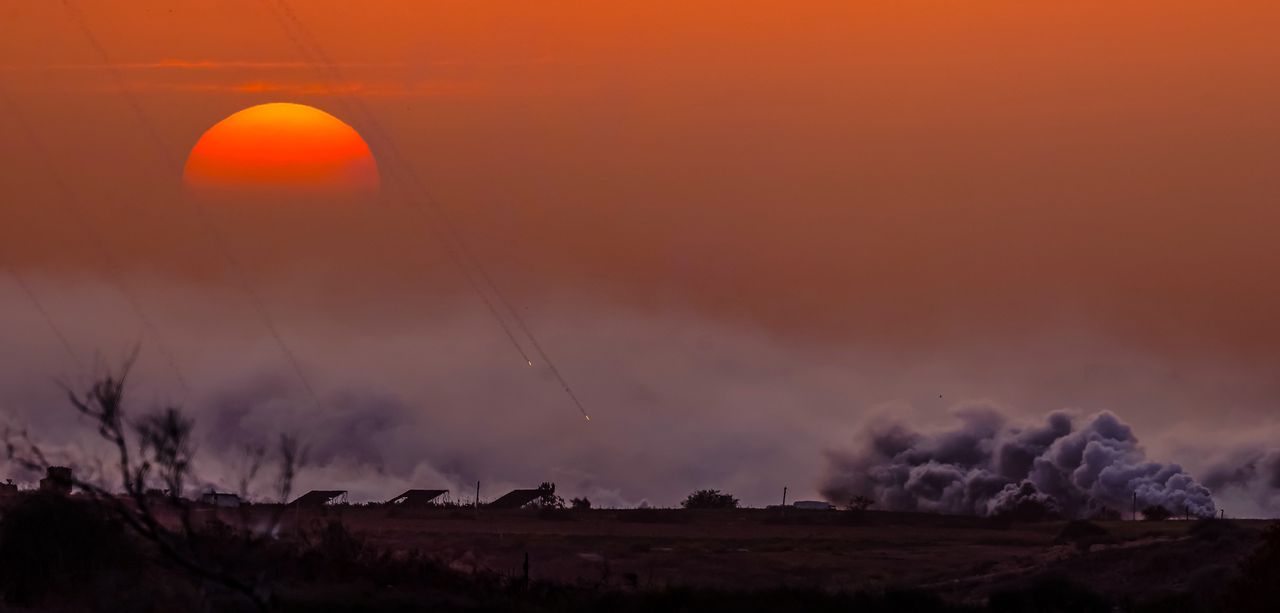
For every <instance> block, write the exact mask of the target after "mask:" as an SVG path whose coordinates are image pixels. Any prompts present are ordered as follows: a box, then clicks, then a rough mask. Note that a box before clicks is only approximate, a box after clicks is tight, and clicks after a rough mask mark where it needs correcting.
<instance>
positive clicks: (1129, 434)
mask: <svg viewBox="0 0 1280 613" xmlns="http://www.w3.org/2000/svg"><path fill="white" fill-rule="evenodd" d="M955 417H956V418H957V419H958V420H959V422H960V423H959V425H958V426H956V427H954V428H952V429H949V430H944V431H941V432H937V433H933V434H925V433H921V432H918V431H916V430H914V429H911V428H909V427H907V426H905V425H902V424H897V423H891V424H884V425H880V426H878V427H876V428H874V429H873V430H872V431H871V433H870V434H869V437H868V440H867V441H866V443H865V445H864V446H863V447H862V448H861V449H860V450H857V451H854V452H832V453H830V454H829V461H830V465H829V476H828V478H827V480H826V482H825V484H824V485H823V488H822V493H823V495H824V496H826V497H827V499H828V500H830V501H832V502H836V503H844V502H847V501H848V500H850V499H851V498H853V497H854V496H859V495H860V496H868V497H870V498H872V499H873V500H875V501H876V503H877V504H878V505H879V506H880V507H881V508H884V509H889V510H899V511H930V512H940V513H961V514H972V515H981V516H991V515H999V514H1001V513H1004V512H1008V511H1012V510H1013V509H1015V508H1017V507H1018V506H1019V505H1020V504H1023V503H1025V502H1027V501H1035V502H1038V503H1041V504H1043V505H1044V506H1045V507H1046V508H1048V509H1050V510H1052V511H1054V512H1056V513H1058V514H1061V515H1063V516H1066V517H1094V516H1100V515H1103V514H1108V513H1114V512H1117V511H1120V510H1122V509H1128V508H1129V507H1130V505H1131V504H1132V497H1133V496H1134V495H1136V496H1137V504H1138V508H1139V509H1142V508H1146V507H1148V506H1153V505H1155V506H1162V507H1165V508H1166V509H1169V510H1170V511H1173V512H1175V513H1182V512H1183V511H1184V510H1185V511H1187V512H1190V513H1191V514H1194V515H1199V516H1211V515H1213V514H1214V513H1215V506H1214V501H1213V499H1212V497H1211V496H1210V491H1209V489H1208V488H1207V487H1206V486H1205V485H1202V484H1201V483H1199V482H1197V481H1196V480H1195V479H1194V478H1192V477H1191V476H1190V475H1189V474H1187V472H1186V471H1184V470H1183V469H1182V467H1181V466H1179V465H1177V464H1164V463H1160V462H1153V461H1149V460H1148V459H1147V457H1146V453H1145V451H1144V450H1143V448H1142V447H1141V446H1140V445H1139V444H1138V439H1137V437H1136V436H1135V435H1134V433H1133V429H1132V428H1131V427H1130V426H1129V425H1128V424H1126V423H1124V422H1122V421H1121V420H1120V418H1118V417H1117V416H1115V415H1114V414H1112V413H1110V412H1107V411H1103V412H1100V413H1097V414H1094V415H1092V416H1089V417H1087V418H1085V419H1083V420H1082V421H1081V422H1080V424H1079V426H1078V427H1076V423H1075V420H1074V419H1073V417H1072V416H1071V415H1070V414H1068V413H1066V412H1064V411H1055V412H1053V413H1050V414H1049V415H1048V416H1047V417H1046V418H1045V419H1044V422H1043V423H1042V424H1039V425H1033V426H1027V427H1022V426H1018V425H1015V424H1014V423H1012V420H1011V419H1010V418H1009V417H1008V416H1006V415H1005V414H1004V413H1002V412H1001V411H999V410H997V409H994V408H991V407H980V406H970V407H964V408H962V409H959V410H957V411H956V413H955Z"/></svg>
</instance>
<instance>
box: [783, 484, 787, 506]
mask: <svg viewBox="0 0 1280 613" xmlns="http://www.w3.org/2000/svg"><path fill="white" fill-rule="evenodd" d="M782 506H783V507H786V506H787V486H785V485H784V486H782Z"/></svg>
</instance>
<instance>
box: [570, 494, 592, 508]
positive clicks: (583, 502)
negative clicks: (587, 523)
mask: <svg viewBox="0 0 1280 613" xmlns="http://www.w3.org/2000/svg"><path fill="white" fill-rule="evenodd" d="M569 506H570V507H572V508H575V509H579V510H586V509H590V508H591V501H590V500H587V497H586V496H583V497H582V498H571V499H570V500H569Z"/></svg>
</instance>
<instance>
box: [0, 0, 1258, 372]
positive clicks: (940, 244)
mask: <svg viewBox="0 0 1280 613" xmlns="http://www.w3.org/2000/svg"><path fill="white" fill-rule="evenodd" d="M82 4H83V6H82V10H83V14H84V23H85V24H88V26H89V28H90V29H91V30H92V32H93V35H94V36H95V37H96V38H97V39H98V42H99V44H100V46H101V48H102V49H103V50H105V51H106V52H107V53H108V54H109V56H110V57H111V60H112V62H113V63H114V70H115V71H116V73H117V74H118V75H119V79H122V80H123V81H125V82H127V83H128V86H129V87H130V91H131V92H133V95H134V96H135V98H136V100H137V101H138V102H139V104H140V106H141V108H142V109H143V111H144V112H145V114H146V116H147V117H148V119H149V121H150V122H151V123H152V126H153V129H154V131H155V132H156V133H158V134H159V135H160V138H161V139H162V140H164V141H165V143H166V146H167V147H168V148H169V151H170V154H169V156H168V157H169V158H172V159H167V160H164V161H163V163H168V164H173V165H174V167H175V168H176V167H179V165H180V159H179V158H182V157H185V153H186V149H187V148H188V147H190V145H191V144H192V143H194V142H195V139H196V138H197V137H198V136H199V134H200V133H202V132H203V130H205V129H206V128H207V127H208V126H209V125H211V124H212V123H213V122H216V121H218V120H219V119H221V118H223V117H225V116H226V115H228V114H230V113H231V112H234V111H235V110H238V109H240V108H243V107H245V106H248V105H250V104H254V103H260V102H266V101H273V100H289V101H299V102H305V103H308V104H314V105H316V106H319V107H321V108H325V109H326V110H329V111H331V112H334V113H335V114H338V115H339V116H342V114H343V113H342V111H343V110H344V107H343V104H344V102H343V101H342V99H343V98H344V96H343V95H334V94H335V93H337V92H339V90H341V89H344V88H347V89H350V90H352V91H355V92H359V93H358V94H357V95H359V96H360V97H361V99H362V100H365V101H367V104H368V105H369V108H371V109H372V110H373V111H374V112H375V113H376V114H377V116H378V117H379V121H380V122H381V124H382V126H383V127H384V128H385V130H386V131H387V132H389V133H392V134H394V135H395V139H397V141H398V146H399V147H400V148H401V149H402V150H404V151H407V152H408V155H409V157H410V158H411V159H412V160H413V163H414V164H415V165H417V168H419V172H420V174H421V175H422V176H423V177H424V178H425V179H426V181H427V182H428V183H429V184H430V186H431V188H432V189H433V190H434V191H435V193H436V194H437V195H439V196H441V197H442V199H443V201H444V202H445V203H446V204H447V205H448V206H450V207H453V208H455V209H457V214H458V215H460V216H461V217H462V218H463V219H464V222H465V227H466V228H467V231H468V233H469V235H470V236H472V238H471V240H473V241H474V242H475V244H476V245H477V248H478V249H479V250H480V251H481V252H482V253H484V254H485V255H486V257H489V258H493V259H495V260H496V261H506V260H510V259H512V258H515V259H518V260H519V261H520V262H519V265H517V266H513V271H512V274H513V275H514V277H513V278H512V279H511V280H510V281H509V282H510V283H512V284H514V285H516V286H518V287H520V288H522V291H530V292H536V291H538V288H540V287H543V286H545V285H547V284H551V285H556V286H558V285H565V286H569V287H575V288H582V287H592V288H594V289H593V290H592V291H598V292H605V293H610V294H613V295H617V296H620V297H621V299H623V300H628V301H632V300H639V301H651V300H667V299H674V300H676V301H679V302H690V303H693V304H695V305H698V307H699V308H703V309H707V310H709V311H712V312H716V313H722V314H725V315H727V316H732V317H746V318H748V319H754V320H760V321H765V322H768V323H769V324H770V325H779V326H783V327H793V328H805V327H807V326H809V325H810V324H820V325H821V326H822V327H823V330H824V332H823V334H827V333H829V332H828V331H829V330H830V329H831V326H835V327H836V328H837V329H843V331H845V332H853V333H858V334H865V333H869V332H871V331H876V333H877V334H878V333H879V332H880V331H883V330H885V329H889V330H898V331H900V332H901V333H903V334H908V335H911V334H916V333H919V334H924V335H935V334H944V333H947V331H948V330H950V329H952V328H955V327H961V328H972V327H975V326H976V327H980V328H982V327H985V326H986V325H987V324H988V323H992V322H994V323H997V324H999V325H1005V324H1006V323H1008V322H1010V321H1016V322H1020V323H1023V324H1028V325H1038V324H1044V323H1046V322H1050V323H1051V322H1052V321H1053V320H1054V319H1055V318H1059V317H1065V318H1068V319H1070V320H1073V321H1074V320H1079V319H1085V320H1089V321H1093V322H1096V323H1098V324H1099V325H1101V326H1104V327H1105V328H1106V329H1107V330H1109V331H1112V332H1114V333H1116V334H1120V335H1128V334H1134V335H1138V336H1141V337H1143V339H1144V342H1163V341H1164V340H1167V338H1168V336H1169V335H1170V334H1174V335H1183V334H1188V333H1189V334H1192V335H1193V336H1196V337H1197V338H1198V340H1200V341H1204V342H1210V343H1214V344H1222V345H1226V346H1227V347H1230V348H1244V347H1246V346H1247V347H1249V348H1251V349H1254V350H1267V352H1268V353H1269V354H1270V353H1272V352H1273V348H1274V347H1277V346H1280V344H1277V342H1280V330H1278V328H1277V327H1276V326H1273V325H1270V323H1269V321H1270V314H1271V313H1273V312H1274V311H1275V309H1276V307H1280V293H1278V292H1277V291H1276V290H1275V289H1274V288H1273V287H1271V285H1272V284H1269V283H1267V282H1266V281H1265V280H1266V279H1269V278H1273V277H1274V275H1275V273H1276V272H1277V268H1278V266H1277V264H1280V256H1277V255H1276V252H1275V250H1274V248H1273V244H1272V242H1273V241H1272V228H1273V227H1274V225H1275V222H1276V217H1277V214H1276V213H1275V209H1274V202H1275V196H1276V195H1277V193H1278V192H1280V188H1278V186H1277V184H1276V179H1275V174H1274V172H1273V168H1274V167H1275V161H1276V159H1277V154H1276V147H1277V145H1280V126H1278V125H1277V124H1276V123H1275V121H1274V113H1275V109H1276V108H1277V103H1278V102H1280V84H1277V81H1276V80H1275V79H1274V78H1272V77H1273V76H1274V58H1276V57H1280V48H1278V47H1280V44H1278V43H1276V42H1275V41H1274V37H1273V36H1271V34H1272V33H1273V32H1274V31H1275V27H1276V26H1277V25H1280V22H1278V20H1277V17H1278V16H1280V9H1276V8H1274V7H1273V6H1271V4H1270V3H1265V2H1238V3H1227V4H1225V5H1224V4H1223V3H1221V2H1178V3H1162V2H1074V3H1069V4H1063V5H1059V6H1047V5H1045V4H1044V3H1025V2H991V1H984V2H965V3H949V2H810V3H799V4H800V5H799V6H796V3H773V2H746V3H744V2H732V3H729V2H695V3H687V2H649V3H608V4H600V3H588V2H581V3H573V2H567V3H566V2H553V3H536V4H533V3H524V2H490V3H468V4H467V5H466V6H465V7H464V6H463V5H461V4H457V3H421V2H407V1H406V2H391V1H388V2H374V3H369V4H368V5H367V6H366V5H362V7H361V8H360V9H358V10H357V9H355V8H353V7H351V6H350V5H349V4H348V3H345V2H296V3H294V4H295V9H296V11H297V14H298V17H299V18H300V19H301V20H302V21H303V22H304V23H305V24H307V27H308V28H309V29H310V31H311V32H312V33H313V34H314V36H315V38H316V40H318V41H320V43H321V45H322V46H323V49H324V51H325V53H326V54H327V55H328V56H329V58H330V59H332V60H333V61H334V62H336V63H337V64H338V65H340V67H341V68H340V70H341V71H342V73H343V75H344V76H345V77H346V79H347V80H346V81H345V82H343V83H338V82H335V81H334V80H332V79H329V78H327V77H326V72H325V70H324V69H323V68H320V67H317V66H315V65H307V64H306V62H305V60H306V57H305V56H304V55H303V54H302V53H300V51H299V49H298V48H297V47H296V46H295V45H293V44H292V43H291V41H290V39H289V37H288V36H286V35H285V34H284V30H283V29H281V24H280V22H279V21H277V18H276V17H274V16H273V14H272V13H271V12H270V11H268V10H267V9H266V8H264V7H265V6H266V5H265V4H263V3H257V2H242V3H236V2H191V3H183V4H181V5H174V4H173V3H171V2H158V1H157V2H145V1H139V2H129V3H109V4H108V3H82ZM2 18H3V20H4V22H5V23H6V28H5V29H6V31H7V32H8V33H9V35H6V36H5V37H4V40H3V41H0V45H2V47H0V58H3V62H2V64H3V68H2V69H0V70H2V74H0V77H2V78H3V83H4V86H5V87H6V88H7V89H8V90H9V91H10V92H11V97H12V98H13V99H14V101H15V103H16V104H17V105H19V107H20V108H21V109H22V113H23V114H24V115H25V116H26V117H27V118H28V121H29V123H30V125H31V126H32V127H33V128H34V129H35V130H36V131H37V132H38V133H39V135H40V138H41V139H42V141H43V143H42V144H43V146H44V147H47V148H48V149H49V150H50V151H51V154H52V156H53V157H54V158H56V159H57V160H58V165H59V167H60V170H61V172H63V173H64V174H66V175H68V176H69V177H71V182H72V183H74V184H75V187H76V189H79V190H82V191H83V192H84V193H89V194H103V195H109V196H110V197H106V198H102V199H101V200H102V201H100V202H97V203H95V205H96V206H100V207H101V208H102V209H103V210H104V211H111V214H110V217H111V219H112V220H113V221H111V222H110V223H113V224H127V225H131V226H132V227H133V229H132V230H130V229H124V230H122V231H123V232H125V233H129V232H133V231H137V232H139V233H149V232H150V230H146V229H145V228H150V227H151V226H149V225H147V223H148V222H147V221H146V220H148V219H151V220H166V219H168V218H167V217H166V215H169V214H170V213H168V212H165V211H164V210H163V208H164V207H168V206H169V201H170V200H172V199H173V198H174V197H176V196H175V194H174V192H175V190H177V187H176V186H177V181H178V177H179V174H178V173H177V172H175V171H173V170H171V169H167V168H164V167H163V166H160V165H159V164H160V163H162V162H161V161H160V160H158V159H157V157H158V156H157V149H156V147H155V146H154V143H152V142H149V141H150V140H152V139H150V138H148V137H146V136H145V132H144V130H143V129H142V128H141V127H140V125H139V123H138V122H137V121H136V120H135V118H134V116H133V114H132V112H131V109H130V107H129V104H128V102H127V99H125V98H122V97H121V96H119V95H117V90H118V85H117V84H118V80H117V78H116V77H115V76H113V74H112V72H111V71H110V70H104V69H103V67H102V65H101V62H100V58H99V56H98V54H97V51H96V49H95V48H94V47H93V46H92V45H91V44H90V43H89V42H88V41H87V39H86V38H85V36H84V33H83V32H82V31H81V30H80V29H79V26H78V22H77V21H76V20H74V19H72V18H70V17H68V15H67V14H66V13H65V11H63V9H62V8H61V7H60V6H58V5H57V4H56V3H8V4H6V6H5V7H4V11H3V15H2ZM282 18H283V17H282ZM347 115H348V116H347V117H345V119H347V120H348V121H349V122H350V123H352V124H353V125H355V126H356V128H357V129H359V130H361V132H362V133H365V136H366V138H368V139H369V140H370V142H371V145H372V146H373V148H374V150H375V154H377V155H379V156H382V155H385V149H386V146H387V144H386V143H385V142H379V141H378V140H377V139H375V138H373V137H372V135H371V134H369V126H365V125H361V122H360V117H358V116H351V114H350V113H348V114H347ZM4 120H5V121H6V132H7V133H9V132H10V131H11V130H12V127H11V124H12V122H13V121H14V118H13V117H5V118H4ZM2 146H3V152H4V155H5V157H6V160H7V161H6V164H5V165H4V170H3V171H0V172H3V174H4V179H5V185H6V186H8V187H7V188H6V189H8V190H9V193H11V194H16V195H17V196H18V197H13V198H8V199H6V209H16V211H14V212H13V213H14V214H15V215H17V216H18V217H19V218H21V219H23V220H24V223H31V224H35V225H36V227H39V226H41V225H42V224H49V223H56V221H53V220H50V219H42V218H41V217H42V213H41V212H38V211H32V210H31V207H30V206H29V205H27V204H24V202H29V201H31V200H32V199H38V198H40V197H41V195H42V194H44V193H46V192H47V191H48V179H47V176H48V175H47V174H46V173H44V172H42V171H41V170H40V166H41V164H43V162H42V161H41V160H40V159H39V158H38V157H33V156H29V155H26V150H27V144H25V143H24V141H23V140H22V139H19V138H6V139H5V140H4V142H3V145H2ZM146 207H151V208H156V209H161V211H160V213H158V214H155V215H150V216H148V215H141V214H139V215H135V214H134V212H133V211H134V210H135V209H139V208H146ZM156 223H167V222H165V221H157V222H156ZM311 223H319V222H315V221H314V220H313V221H311ZM253 225H254V224H253V223H248V222H246V223H245V224H244V226H243V227H244V229H245V231H246V232H249V233H253V232H254V231H255V230H254V229H252V228H249V227H248V226H253ZM320 225H323V224H320ZM337 225H339V226H345V225H346V224H337ZM233 226H237V224H233ZM21 227H22V226H20V225H19V224H6V227H5V230H4V232H6V233H10V232H12V233H16V234H17V235H18V236H15V237H9V238H10V239H11V240H16V241H18V242H19V243H20V244H23V245H25V246H24V247H23V248H20V249H17V251H19V252H20V253H21V254H22V255H21V256H20V257H33V258H36V259H39V258H40V257H42V256H38V255H36V253H37V252H39V251H41V247H40V246H39V244H42V239H40V238H39V237H40V236H41V235H40V234H39V233H31V232H27V231H25V230H22V229H20V228H21ZM237 227H239V226H237ZM264 227H267V228H271V229H269V230H265V231H266V232H275V230H274V228H275V227H276V226H274V225H270V224H267V225H266V226H264ZM282 240H285V239H282ZM358 240H363V239H357V242H358ZM137 242H138V241H134V243H135V244H134V245H131V246H129V247H126V248H124V250H125V251H134V250H138V251H145V250H146V247H145V246H141V245H138V244H136V243H137ZM144 242H145V241H144ZM321 242H324V240H321ZM157 248H160V247H157ZM59 251H63V250H62V249H61V248H60V249H59ZM513 254H518V255H513ZM63 255H65V254H63ZM303 259H304V260H305V256H304V257H303ZM655 296H659V297H660V298H655ZM943 305H946V306H945V308H944V307H943ZM944 311H945V312H944ZM957 320H958V321H957Z"/></svg>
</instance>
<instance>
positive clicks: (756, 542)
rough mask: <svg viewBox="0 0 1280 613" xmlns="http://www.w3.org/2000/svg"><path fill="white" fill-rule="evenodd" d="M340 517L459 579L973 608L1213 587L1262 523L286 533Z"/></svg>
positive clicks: (792, 516)
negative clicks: (787, 591)
mask: <svg viewBox="0 0 1280 613" xmlns="http://www.w3.org/2000/svg"><path fill="white" fill-rule="evenodd" d="M335 519H337V520H341V521H342V523H343V524H344V525H345V526H346V527H347V529H348V530H350V531H351V532H352V533H354V534H356V535H357V536H359V537H360V538H362V539H364V541H365V542H366V543H367V544H368V545H370V546H372V547H374V548H377V549H380V550H383V551H388V552H392V553H393V554H395V555H406V556H407V555H410V554H411V552H414V551H417V552H420V553H422V554H425V555H426V556H428V557H430V558H433V559H435V560H438V561H439V562H441V563H443V564H445V565H447V566H449V567H451V568H453V569H455V570H459V571H462V572H493V573H498V574H504V575H510V576H518V575H519V574H520V573H521V572H522V570H521V568H522V564H523V561H524V556H525V554H528V556H529V564H530V577H531V579H533V580H545V581H554V582H557V583H569V584H582V585H607V586H610V587H615V588H620V589H647V588H667V587H677V586H697V587H712V588H725V589H732V590H742V589H762V588H775V587H795V588H818V589H822V590H849V591H853V590H871V591H878V590H883V589H896V588H925V589H928V590H930V591H934V592H937V593H940V594H943V595H944V596H945V597H947V598H948V599H949V600H953V601H956V602H980V601H983V600H985V599H986V597H987V596H988V595H989V594H991V593H993V592H995V591H1000V590H1007V589H1015V588H1020V587H1024V586H1025V585H1027V584H1028V583H1029V582H1031V581H1033V580H1035V579H1038V578H1041V577H1044V576H1047V575H1049V576H1057V577H1064V578H1067V579H1070V580H1072V581H1074V582H1077V583H1079V584H1082V585H1084V586H1087V587H1089V588H1091V589H1093V590H1096V591H1098V592H1101V593H1103V594H1106V595H1108V596H1111V597H1115V598H1134V599H1142V600H1150V599H1151V598H1153V597H1159V596H1160V595H1162V594H1174V593H1183V592H1192V593H1194V592H1196V591H1197V590H1199V589H1200V587H1201V585H1200V584H1201V583H1202V582H1220V581H1222V580H1223V579H1224V578H1225V577H1227V576H1229V575H1230V574H1231V572H1232V571H1233V570H1234V569H1235V567H1236V565H1237V564H1238V561H1239V560H1240V559H1241V558H1242V557H1243V556H1245V555H1247V553H1248V552H1249V551H1250V550H1252V548H1253V547H1254V546H1255V545H1256V543H1257V542H1258V535H1259V531H1260V530H1261V529H1262V528H1263V527H1264V526H1265V525H1266V522H1262V521H1233V522H1212V523H1213V524H1214V527H1212V529H1208V530H1205V529H1198V530H1193V529H1192V527H1193V526H1195V525H1196V523H1195V522H1187V521H1165V522H1131V521H1115V522H1099V523H1097V524H1096V525H1097V526H1099V527H1101V528H1102V529H1103V530H1104V531H1105V532H1106V534H1099V535H1093V536H1087V537H1082V538H1065V539H1064V538H1062V537H1061V534H1062V533H1063V530H1064V527H1065V526H1066V525H1067V524H1066V522H1043V523H1033V524H1007V523H1000V522H996V521H991V520H985V519H979V518H971V517H954V516H939V515H929V514H913V513H877V512H868V513H865V514H863V515H861V516H854V515H850V514H846V513H842V512H835V511H830V512H827V511H797V510H792V509H788V510H787V511H786V513H785V514H783V513H782V512H781V511H779V510H777V509H744V510H733V511H685V510H659V509H652V510H590V511H555V512H546V511H542V512H539V511H537V510H520V511H486V510H483V509H482V510H481V511H480V513H479V514H478V515H477V514H476V513H474V512H473V511H471V510H458V509H452V510H449V509H424V510H405V509H388V508H385V507H381V508H380V507H355V506H352V507H343V506H338V507H328V508H325V509H323V510H292V511H289V512H288V514H287V515H286V519H285V521H286V526H285V529H286V530H288V529H295V528H302V529H307V528H309V527H315V526H317V525H323V524H324V523H327V522H328V521H331V520H335Z"/></svg>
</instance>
